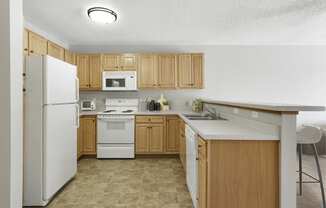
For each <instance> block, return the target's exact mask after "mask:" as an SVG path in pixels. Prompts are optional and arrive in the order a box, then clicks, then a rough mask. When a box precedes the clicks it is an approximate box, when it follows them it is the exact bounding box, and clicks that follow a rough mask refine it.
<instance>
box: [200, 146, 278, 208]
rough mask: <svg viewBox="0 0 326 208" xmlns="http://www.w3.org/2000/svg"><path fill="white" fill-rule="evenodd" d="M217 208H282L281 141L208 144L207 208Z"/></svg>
mask: <svg viewBox="0 0 326 208" xmlns="http://www.w3.org/2000/svg"><path fill="white" fill-rule="evenodd" d="M199 180H200V179H199ZM215 207H224V208H233V207H241V208H262V207H264V208H278V207H279V141H248V140H247V141H230V140H210V141H207V208H215Z"/></svg>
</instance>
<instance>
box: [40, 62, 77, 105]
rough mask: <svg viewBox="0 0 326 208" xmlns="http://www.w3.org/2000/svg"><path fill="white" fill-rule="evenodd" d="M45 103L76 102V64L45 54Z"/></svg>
mask: <svg viewBox="0 0 326 208" xmlns="http://www.w3.org/2000/svg"><path fill="white" fill-rule="evenodd" d="M43 85H44V104H62V103H76V102H77V101H78V93H79V92H78V86H77V85H78V79H77V69H76V66H75V65H71V64H68V63H66V62H63V61H61V60H59V59H56V58H53V57H50V56H44V82H43Z"/></svg>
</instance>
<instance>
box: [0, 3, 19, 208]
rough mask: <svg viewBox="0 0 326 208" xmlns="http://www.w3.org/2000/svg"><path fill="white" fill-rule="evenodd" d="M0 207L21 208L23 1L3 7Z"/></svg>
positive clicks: (0, 6) (0, 21)
mask: <svg viewBox="0 0 326 208" xmlns="http://www.w3.org/2000/svg"><path fill="white" fill-rule="evenodd" d="M0 25H1V27H0V34H1V35H0V45H1V48H0V63H1V70H0V98H1V99H0V100H1V108H0V115H1V116H0V164H1V168H0V207H3V208H20V207H22V129H23V127H22V63H23V60H22V55H23V54H22V51H23V47H22V28H23V16H22V0H2V1H1V3H0Z"/></svg>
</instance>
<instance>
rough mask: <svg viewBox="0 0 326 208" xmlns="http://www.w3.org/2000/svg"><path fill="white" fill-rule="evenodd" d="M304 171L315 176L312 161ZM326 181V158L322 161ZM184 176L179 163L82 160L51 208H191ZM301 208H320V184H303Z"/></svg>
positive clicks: (306, 159)
mask: <svg viewBox="0 0 326 208" xmlns="http://www.w3.org/2000/svg"><path fill="white" fill-rule="evenodd" d="M303 160H304V162H303V167H304V169H305V170H306V171H308V172H310V173H313V175H316V170H315V163H314V160H313V157H311V156H307V155H304V156H303ZM320 163H321V167H322V171H323V173H324V176H325V177H324V181H326V157H324V158H321V161H320ZM185 183H186V181H185V175H184V172H183V169H182V166H181V163H180V161H179V160H178V159H175V158H166V159H158V158H155V159H135V160H96V159H82V160H81V161H80V162H79V164H78V174H77V176H76V177H75V179H74V180H73V181H71V182H70V183H69V184H68V185H67V186H66V187H65V188H64V189H63V190H62V191H61V192H60V193H59V194H58V195H57V196H56V197H55V199H54V200H53V201H52V202H51V203H50V204H49V205H48V207H49V208H77V207H78V208H84V207H85V208H191V207H192V204H191V198H190V195H189V193H188V190H187V188H186V185H185ZM297 204H298V208H318V207H321V206H320V205H321V196H320V189H319V185H318V184H304V189H303V196H298V198H297Z"/></svg>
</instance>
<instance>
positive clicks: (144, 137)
mask: <svg viewBox="0 0 326 208" xmlns="http://www.w3.org/2000/svg"><path fill="white" fill-rule="evenodd" d="M148 152H149V126H148V125H147V124H136V153H148Z"/></svg>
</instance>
